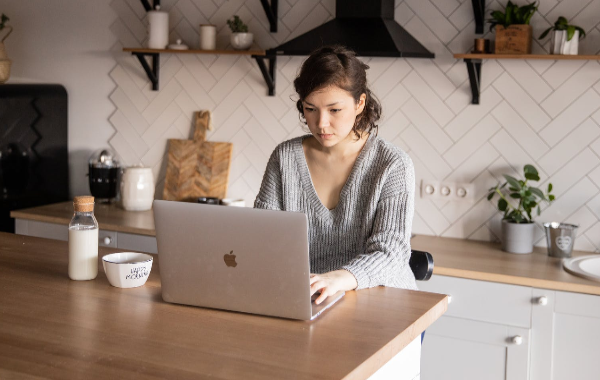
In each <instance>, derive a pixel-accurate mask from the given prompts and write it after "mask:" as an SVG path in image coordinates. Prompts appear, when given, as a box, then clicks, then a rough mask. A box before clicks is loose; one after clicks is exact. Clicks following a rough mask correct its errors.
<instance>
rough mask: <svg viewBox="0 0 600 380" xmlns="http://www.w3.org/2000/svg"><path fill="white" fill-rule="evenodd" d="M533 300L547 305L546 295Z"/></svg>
mask: <svg viewBox="0 0 600 380" xmlns="http://www.w3.org/2000/svg"><path fill="white" fill-rule="evenodd" d="M535 302H536V303H537V304H538V305H542V306H546V305H548V297H546V296H541V297H538V299H537V300H535Z"/></svg>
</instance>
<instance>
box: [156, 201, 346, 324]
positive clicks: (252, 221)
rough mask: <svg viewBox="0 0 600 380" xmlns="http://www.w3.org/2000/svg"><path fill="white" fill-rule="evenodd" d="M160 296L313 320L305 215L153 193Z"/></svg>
mask: <svg viewBox="0 0 600 380" xmlns="http://www.w3.org/2000/svg"><path fill="white" fill-rule="evenodd" d="M154 224H155V226H156V240H157V243H158V255H159V263H160V280H161V284H162V298H163V299H164V300H165V301H166V302H172V303H179V304H184V305H193V306H202V307H209V308H214V309H224V310H232V311H240V312H244V313H252V314H262V315H270V316H275V317H283V318H291V319H303V320H312V319H314V318H316V317H317V316H318V315H319V314H321V313H322V312H323V311H324V310H326V309H327V308H329V307H330V306H331V305H333V304H334V303H335V302H337V301H338V300H339V299H340V298H342V296H343V295H344V292H339V293H337V294H335V295H334V296H331V297H327V299H326V301H324V302H322V303H321V304H320V305H316V304H315V303H314V299H315V298H316V296H317V295H314V296H313V297H312V298H313V299H311V296H310V280H309V276H310V264H309V258H308V219H307V217H306V215H305V214H303V213H300V212H286V211H272V210H259V209H252V208H247V207H226V206H217V205H207V204H196V203H187V202H173V201H159V200H156V201H154Z"/></svg>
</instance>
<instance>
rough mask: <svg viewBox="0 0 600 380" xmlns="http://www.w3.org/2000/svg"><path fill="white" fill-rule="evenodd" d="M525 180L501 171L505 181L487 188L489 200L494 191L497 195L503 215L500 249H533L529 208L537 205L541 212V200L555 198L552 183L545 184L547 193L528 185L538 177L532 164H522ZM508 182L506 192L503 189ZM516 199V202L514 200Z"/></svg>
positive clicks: (532, 224)
mask: <svg viewBox="0 0 600 380" xmlns="http://www.w3.org/2000/svg"><path fill="white" fill-rule="evenodd" d="M523 171H524V174H525V180H517V179H516V178H514V177H511V176H509V175H507V174H504V178H505V179H506V182H504V183H503V184H502V185H500V184H498V185H497V186H495V187H492V188H490V189H489V194H488V197H487V199H488V201H489V200H491V199H492V198H493V197H494V196H495V195H498V196H499V199H498V210H500V211H501V212H503V213H504V216H503V218H502V250H504V251H506V252H511V253H531V252H532V251H533V232H534V228H535V223H534V222H533V216H532V211H533V210H534V209H536V212H537V215H540V212H541V210H540V203H542V202H547V203H548V204H550V203H551V202H552V201H554V195H552V194H550V193H551V192H552V184H551V183H549V184H548V189H547V191H546V193H544V192H543V191H542V190H540V189H539V188H537V187H533V186H531V185H529V183H528V182H529V181H539V180H540V176H539V174H538V171H537V170H536V168H535V167H533V166H532V165H525V167H524V168H523ZM506 185H508V192H507V191H504V192H503V191H502V190H503V189H504V188H505V187H506ZM515 202H518V204H517V205H516V206H515V205H514V203H515Z"/></svg>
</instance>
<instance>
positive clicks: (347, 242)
mask: <svg viewBox="0 0 600 380" xmlns="http://www.w3.org/2000/svg"><path fill="white" fill-rule="evenodd" d="M308 136H310V135H305V136H301V137H296V138H294V139H291V140H288V141H285V142H283V143H281V144H279V145H278V146H277V148H275V150H274V151H273V153H272V154H271V157H270V159H269V162H268V164H267V168H266V171H265V175H264V177H263V181H262V185H261V188H260V192H259V193H258V196H257V197H256V200H255V202H254V207H255V208H262V209H271V210H285V211H299V212H303V213H305V214H306V215H307V216H308V222H309V226H308V238H309V249H310V252H309V254H310V270H311V273H325V272H329V271H333V270H338V269H346V270H348V271H349V272H350V273H352V274H353V275H354V277H356V280H357V282H358V287H357V289H362V288H370V287H374V286H379V285H384V286H391V287H395V288H405V289H417V286H416V283H415V277H414V275H413V273H412V271H411V270H410V267H409V265H408V260H409V258H410V252H411V248H410V234H411V230H412V220H413V214H414V194H415V174H414V167H413V163H412V160H411V159H410V157H409V156H408V155H407V154H406V153H405V152H404V151H403V150H401V149H400V148H398V147H396V146H394V145H392V144H391V143H389V142H387V141H385V140H383V139H381V138H380V137H378V136H375V135H374V134H373V133H371V135H370V136H369V138H368V139H367V142H366V143H365V145H364V147H363V149H362V150H361V152H360V154H359V155H358V158H357V159H356V163H355V164H354V167H353V168H352V171H351V172H350V176H349V177H348V180H347V182H346V184H345V185H344V187H343V188H342V191H341V193H340V199H339V203H338V204H337V206H336V207H335V208H334V209H333V210H328V209H327V208H326V207H325V206H324V205H323V204H322V203H321V200H320V199H319V197H318V195H317V192H316V190H315V188H314V186H313V183H312V179H311V177H310V172H309V170H308V166H307V163H306V157H305V156H304V150H303V149H302V140H303V139H304V138H306V137H308Z"/></svg>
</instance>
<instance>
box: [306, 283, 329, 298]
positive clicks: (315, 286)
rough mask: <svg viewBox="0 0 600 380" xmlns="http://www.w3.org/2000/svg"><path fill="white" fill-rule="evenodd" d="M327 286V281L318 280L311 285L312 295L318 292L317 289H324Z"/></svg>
mask: <svg viewBox="0 0 600 380" xmlns="http://www.w3.org/2000/svg"><path fill="white" fill-rule="evenodd" d="M325 287H327V283H326V282H325V281H322V280H317V282H315V283H313V284H311V285H310V295H311V297H312V295H313V294H315V293H316V292H317V290H319V289H323V288H325ZM321 293H323V291H321Z"/></svg>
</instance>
